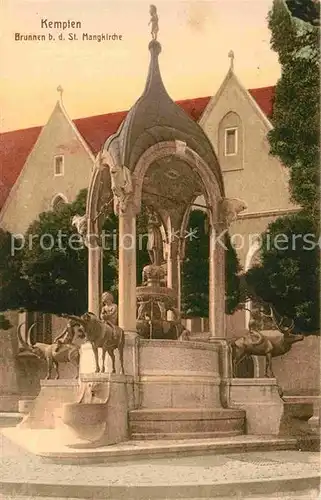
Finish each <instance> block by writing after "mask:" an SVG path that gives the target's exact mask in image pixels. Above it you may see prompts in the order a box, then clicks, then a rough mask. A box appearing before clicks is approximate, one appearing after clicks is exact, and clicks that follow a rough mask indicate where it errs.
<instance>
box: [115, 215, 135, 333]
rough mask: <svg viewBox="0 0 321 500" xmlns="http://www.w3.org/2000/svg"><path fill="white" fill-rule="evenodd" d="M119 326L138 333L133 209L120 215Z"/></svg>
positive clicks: (126, 330)
mask: <svg viewBox="0 0 321 500" xmlns="http://www.w3.org/2000/svg"><path fill="white" fill-rule="evenodd" d="M118 280H119V288H118V297H119V298H118V324H119V326H120V327H121V328H123V329H124V331H125V332H126V333H128V332H136V215H135V213H134V212H133V210H132V208H131V207H128V208H127V210H126V213H124V214H120V215H119V270H118Z"/></svg>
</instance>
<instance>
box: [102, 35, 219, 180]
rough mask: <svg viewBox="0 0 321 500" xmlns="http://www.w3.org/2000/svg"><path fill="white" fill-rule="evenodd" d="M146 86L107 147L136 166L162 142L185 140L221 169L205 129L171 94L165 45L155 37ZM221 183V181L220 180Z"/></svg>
mask: <svg viewBox="0 0 321 500" xmlns="http://www.w3.org/2000/svg"><path fill="white" fill-rule="evenodd" d="M148 48H149V50H150V54H151V58H150V65H149V71H148V76H147V81H146V85H145V89H144V91H143V93H142V95H141V97H140V98H139V99H138V100H137V102H136V103H135V104H134V106H133V107H132V108H131V109H130V111H129V112H128V114H127V116H126V118H125V119H124V121H123V122H122V124H121V125H120V127H119V129H118V131H117V132H116V133H115V134H114V135H112V136H111V137H109V139H107V141H106V143H105V145H104V149H107V150H108V151H109V153H110V154H111V155H112V156H113V157H114V159H115V160H116V161H117V163H118V164H120V165H125V166H126V167H128V168H129V169H130V170H133V169H134V167H135V165H136V163H137V161H138V159H139V158H140V156H141V155H142V154H143V153H144V151H146V150H147V149H148V148H149V147H151V146H153V145H154V144H156V143H158V142H163V141H173V140H181V141H184V142H186V144H187V146H189V147H190V148H191V149H193V150H194V151H196V152H197V153H198V154H199V155H200V156H201V157H202V158H203V159H204V160H205V161H206V162H207V163H208V164H209V165H212V166H214V165H215V166H216V167H217V168H216V170H217V174H218V177H219V179H220V181H221V173H220V169H219V164H218V160H217V158H216V155H215V152H214V150H213V147H212V145H211V143H210V141H209V139H208V137H207V136H206V134H205V132H204V131H203V129H202V128H201V127H200V125H199V124H198V123H196V122H195V121H194V120H193V119H192V118H190V117H189V116H188V115H187V114H186V113H185V111H184V110H183V109H182V108H181V107H180V106H179V105H178V104H176V103H175V102H174V101H173V100H172V99H171V98H170V96H169V95H168V93H167V91H166V89H165V86H164V84H163V81H162V77H161V74H160V69H159V63H158V56H159V54H160V52H161V45H160V43H159V42H158V41H157V40H152V41H151V42H150V43H149V46H148ZM220 183H221V182H220Z"/></svg>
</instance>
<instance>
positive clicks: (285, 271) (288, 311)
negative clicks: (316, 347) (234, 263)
mask: <svg viewBox="0 0 321 500" xmlns="http://www.w3.org/2000/svg"><path fill="white" fill-rule="evenodd" d="M316 229H317V228H316V225H315V223H314V221H313V219H312V218H311V217H310V216H309V215H308V214H304V213H303V212H301V213H298V214H295V215H291V216H287V217H282V218H279V219H277V220H276V221H275V222H273V223H271V224H270V225H269V226H268V230H267V231H266V232H265V233H264V234H263V239H262V246H261V261H262V262H261V265H260V266H256V267H254V268H252V269H250V270H249V271H248V272H247V274H246V282H247V285H248V294H249V296H252V297H256V296H258V297H260V298H261V299H263V301H265V302H268V303H270V304H272V305H273V306H274V307H275V309H276V310H277V311H278V313H279V314H281V315H282V316H287V317H288V318H292V319H293V320H294V322H295V326H296V329H297V330H299V331H301V332H303V333H304V332H305V333H315V332H316V331H318V329H319V305H320V304H319V297H320V290H319V283H320V271H319V264H320V247H319V244H318V235H317V231H316Z"/></svg>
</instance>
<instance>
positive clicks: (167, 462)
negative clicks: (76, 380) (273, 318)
mask: <svg viewBox="0 0 321 500" xmlns="http://www.w3.org/2000/svg"><path fill="white" fill-rule="evenodd" d="M0 449H1V461H0V477H1V481H2V482H9V483H11V482H14V483H37V484H41V483H48V482H50V483H51V484H55V485H64V484H67V485H75V486H76V485H85V486H90V485H92V486H99V485H100V486H102V487H106V486H107V485H110V486H120V487H123V486H126V487H132V486H140V487H141V486H151V485H152V486H156V485H159V486H160V487H162V486H168V485H169V484H170V485H172V486H174V487H178V486H179V485H185V486H187V485H190V486H191V487H192V486H194V485H200V484H215V483H222V482H233V481H239V480H243V481H244V480H253V479H260V480H262V481H264V480H268V479H272V478H273V479H279V478H285V477H292V478H297V477H302V476H304V477H309V476H313V475H314V476H315V475H318V474H319V473H320V456H319V454H318V453H312V452H299V451H275V452H268V451H267V452H247V453H243V454H242V453H237V454H229V455H204V456H199V457H195V456H194V457H182V458H167V459H149V460H139V461H137V460H135V461H132V462H130V461H127V462H120V463H119V462H118V463H116V464H106V463H105V464H95V465H56V464H51V463H44V462H43V461H42V460H41V459H40V458H39V457H36V456H34V455H31V454H29V453H27V452H26V451H24V450H22V449H20V448H19V447H17V446H16V445H14V444H13V443H12V442H10V441H9V440H8V439H7V438H5V437H4V436H3V435H1V442H0ZM302 495H303V496H302ZM0 498H2V499H3V500H4V499H6V500H7V499H8V500H9V499H10V498H12V499H13V498H15V499H17V500H18V499H19V496H17V495H15V496H14V497H10V496H8V495H6V496H2V497H1V496H0ZM21 498H24V500H26V499H28V500H31V499H33V498H35V497H32V496H27V497H26V496H25V497H21ZM37 498H38V500H41V498H43V500H44V499H45V498H46V499H47V498H48V497H37ZM55 498H56V500H59V498H58V497H55ZM65 498H66V497H65ZM235 498H237V497H235ZM239 498H244V497H239ZM259 498H260V497H254V496H253V497H251V499H253V500H259ZM269 498H275V499H277V498H282V500H283V499H286V498H291V499H294V498H298V499H306V500H310V499H317V498H319V494H318V492H317V490H316V489H314V490H309V492H308V491H307V492H305V493H304V492H300V493H299V492H298V494H297V496H296V497H294V496H293V494H292V496H289V497H286V496H284V495H283V496H282V497H279V496H275V497H269ZM69 500H72V497H69ZM195 500H196V499H195Z"/></svg>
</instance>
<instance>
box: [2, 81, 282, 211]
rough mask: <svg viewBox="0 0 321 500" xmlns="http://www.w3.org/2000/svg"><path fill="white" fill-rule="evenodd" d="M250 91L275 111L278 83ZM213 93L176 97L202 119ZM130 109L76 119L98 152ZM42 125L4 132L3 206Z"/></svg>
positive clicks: (267, 110) (195, 117)
mask: <svg viewBox="0 0 321 500" xmlns="http://www.w3.org/2000/svg"><path fill="white" fill-rule="evenodd" d="M249 92H250V94H251V95H252V97H253V98H254V99H255V101H256V102H257V104H258V105H259V106H260V108H261V109H262V111H263V112H264V113H265V115H266V116H267V117H269V118H270V117H271V115H272V107H273V98H274V92H275V87H273V86H270V87H263V88H257V89H249ZM210 99H211V96H207V97H197V98H195V99H184V100H179V101H176V104H178V105H179V106H180V107H181V108H182V109H183V110H184V111H185V113H187V114H188V115H189V116H190V117H191V118H192V119H193V120H195V121H198V120H199V119H200V117H201V115H202V113H203V111H204V110H205V108H206V106H207V104H208V102H209V100H210ZM127 113H128V111H117V112H115V113H107V114H103V115H98V116H90V117H86V118H78V119H76V120H73V122H74V124H75V126H76V127H77V129H78V130H79V132H80V134H81V135H82V137H83V138H84V140H85V141H86V143H87V144H88V146H89V147H90V149H91V150H92V152H93V153H94V154H96V153H98V151H99V150H100V149H101V147H102V145H103V144H104V141H105V140H106V137H109V136H111V135H112V134H114V133H115V132H116V131H117V130H118V128H119V126H120V124H121V123H122V121H123V120H124V118H125V117H126V116H127ZM42 128H43V127H42V126H39V127H32V128H27V129H20V130H13V131H10V132H4V133H2V134H0V209H1V207H2V206H3V205H4V203H5V201H6V198H7V197H8V195H9V192H10V190H11V188H12V186H13V185H14V184H15V182H16V180H17V178H18V176H19V174H20V172H21V170H22V168H23V166H24V164H25V162H26V160H27V158H28V156H29V154H30V153H31V150H32V148H33V146H34V145H35V143H36V141H37V139H38V137H39V134H40V132H41V130H42Z"/></svg>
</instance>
